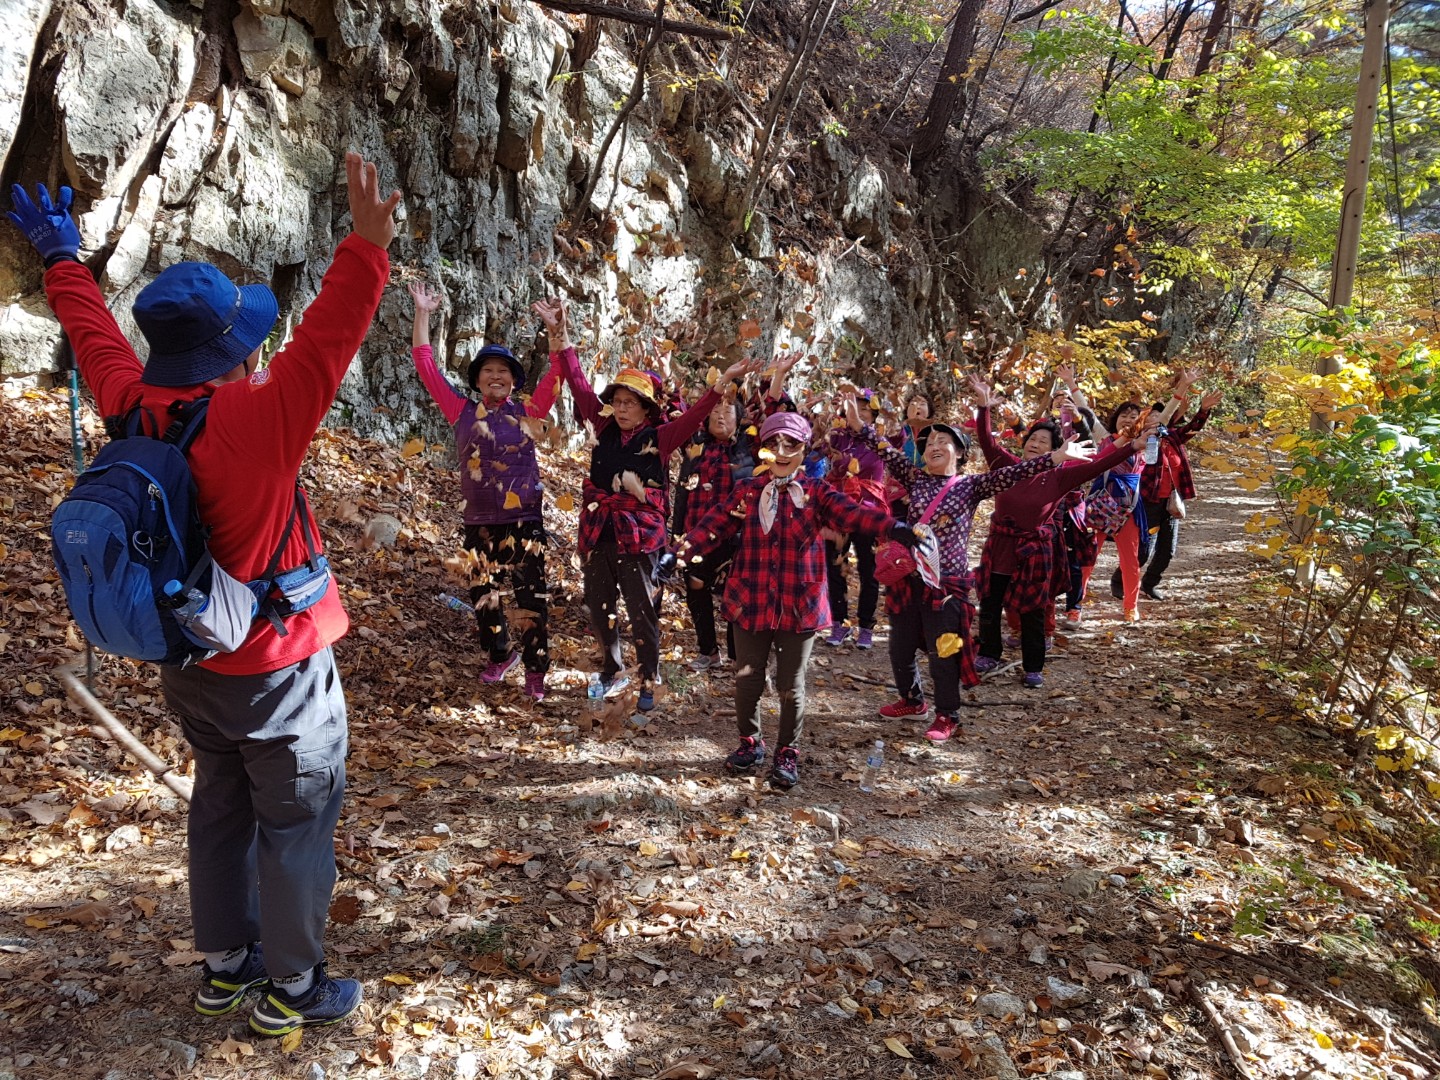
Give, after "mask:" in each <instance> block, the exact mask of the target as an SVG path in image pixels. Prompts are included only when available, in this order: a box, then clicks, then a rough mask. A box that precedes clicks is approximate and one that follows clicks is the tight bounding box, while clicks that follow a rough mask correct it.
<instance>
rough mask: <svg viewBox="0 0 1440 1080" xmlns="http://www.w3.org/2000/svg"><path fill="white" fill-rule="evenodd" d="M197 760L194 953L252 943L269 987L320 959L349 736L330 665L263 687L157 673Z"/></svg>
mask: <svg viewBox="0 0 1440 1080" xmlns="http://www.w3.org/2000/svg"><path fill="white" fill-rule="evenodd" d="M161 685H162V686H163V688H164V691H165V700H166V702H167V703H168V704H169V705H170V708H171V709H173V710H174V711H175V712H176V713H177V714H178V715H179V717H180V723H181V726H182V728H183V729H184V731H185V737H186V739H188V740H189V742H190V746H191V748H192V749H193V751H194V753H195V795H194V800H193V801H192V802H191V804H190V820H189V848H190V916H191V920H192V921H193V923H194V927H195V948H196V949H198V950H199V951H201V952H224V951H225V950H228V949H231V948H234V947H236V946H239V945H244V944H246V943H247V942H251V941H256V940H260V941H263V943H264V946H265V967H266V968H267V969H268V970H269V972H270V975H271V977H273V978H283V977H285V976H287V975H295V974H298V973H300V972H302V971H308V970H309V969H310V968H312V967H314V966H315V965H316V964H318V963H319V962H320V961H321V960H322V959H323V957H324V944H323V941H324V935H325V923H326V921H327V919H328V916H329V910H330V893H331V890H332V889H333V888H334V887H335V846H334V837H335V823H336V821H337V820H338V819H339V816H340V801H341V798H342V796H343V795H344V791H345V753H346V750H347V749H348V729H347V726H346V718H345V695H344V693H343V692H342V691H341V689H340V673H339V671H337V670H336V668H335V655H334V653H333V652H332V651H331V650H330V649H328V648H327V649H323V650H321V651H320V652H317V653H315V654H314V655H313V656H310V657H307V658H306V659H304V660H302V661H300V662H299V663H298V664H292V665H291V666H290V667H287V668H281V669H280V670H279V671H271V672H268V673H266V674H264V675H221V674H218V673H216V672H213V671H207V670H205V669H204V668H201V667H197V666H194V665H192V666H190V667H186V668H164V669H162V671H161Z"/></svg>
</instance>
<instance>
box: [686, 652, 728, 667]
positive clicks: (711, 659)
mask: <svg viewBox="0 0 1440 1080" xmlns="http://www.w3.org/2000/svg"><path fill="white" fill-rule="evenodd" d="M724 665H725V661H724V660H722V659H721V658H720V650H719V649H716V650H715V651H714V652H712V653H710V654H709V655H703V654H702V655H700V656H697V657H695V659H694V660H691V661H690V663H688V664H686V665H685V666H686V667H688V668H689V669H690V670H691V671H714V670H715V669H716V668H718V667H723V666H724Z"/></svg>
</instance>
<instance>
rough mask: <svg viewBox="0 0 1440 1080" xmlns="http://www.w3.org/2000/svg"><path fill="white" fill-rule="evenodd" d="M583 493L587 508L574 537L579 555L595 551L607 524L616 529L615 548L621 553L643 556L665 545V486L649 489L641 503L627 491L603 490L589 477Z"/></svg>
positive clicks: (583, 487) (582, 514)
mask: <svg viewBox="0 0 1440 1080" xmlns="http://www.w3.org/2000/svg"><path fill="white" fill-rule="evenodd" d="M581 494H582V495H583V496H584V499H585V509H584V511H582V512H581V514H580V528H579V531H578V532H577V534H576V537H575V539H576V541H577V544H576V546H577V547H578V548H579V550H580V554H582V555H588V554H589V553H590V552H592V551H594V550H595V548H596V546H597V545H598V544H599V543H600V538H601V537H602V536H603V535H604V534H605V526H606V525H607V524H608V525H610V526H611V527H612V528H613V530H614V533H615V547H616V548H617V549H618V550H619V552H620V554H621V555H640V554H642V553H644V552H647V551H659V550H660V549H661V548H663V547H664V546H665V491H664V489H663V488H649V489H647V490H646V492H645V494H646V496H647V499H648V501H647V502H643V503H642V502H641V501H640V500H639V499H637V498H635V496H634V495H631V494H630V493H629V492H628V491H622V492H619V493H616V492H611V491H601V490H600V489H599V488H597V487H596V486H595V485H594V484H592V483H590V481H589V480H586V481H585V483H584V485H583V486H582V489H581ZM591 507H594V509H593V510H592V509H591Z"/></svg>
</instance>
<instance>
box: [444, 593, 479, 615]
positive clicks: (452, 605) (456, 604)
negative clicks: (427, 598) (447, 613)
mask: <svg viewBox="0 0 1440 1080" xmlns="http://www.w3.org/2000/svg"><path fill="white" fill-rule="evenodd" d="M436 599H437V600H439V601H440V602H441V603H442V604H444V605H445V606H446V607H448V608H449V609H450V610H451V611H462V612H464V613H465V614H466V615H473V614H474V613H475V609H474V608H472V607H471V606H470V605H469V604H467V603H465V601H464V600H461V599H460V598H459V597H458V596H451V595H450V594H449V593H445V592H442V593H441V594H440V595H439V596H437V597H436Z"/></svg>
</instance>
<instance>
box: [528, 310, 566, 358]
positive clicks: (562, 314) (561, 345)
mask: <svg viewBox="0 0 1440 1080" xmlns="http://www.w3.org/2000/svg"><path fill="white" fill-rule="evenodd" d="M530 310H531V311H533V312H534V313H535V316H536V318H538V319H539V320H540V321H541V322H542V323H544V324H545V336H546V337H547V338H549V339H550V351H551V352H561V351H563V350H564V349H566V348H568V347H569V345H570V313H569V312H568V311H567V310H566V307H565V301H564V300H562V299H561V298H560V297H558V296H552V297H551V298H550V299H548V300H536V301H535V303H533V304H531V305H530Z"/></svg>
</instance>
